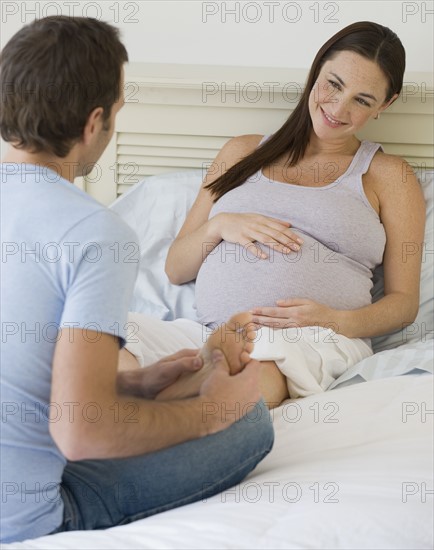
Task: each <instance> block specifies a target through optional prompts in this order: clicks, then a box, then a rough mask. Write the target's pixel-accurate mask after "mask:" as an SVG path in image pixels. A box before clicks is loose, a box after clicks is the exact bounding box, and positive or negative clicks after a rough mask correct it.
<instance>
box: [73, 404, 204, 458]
mask: <svg viewBox="0 0 434 550" xmlns="http://www.w3.org/2000/svg"><path fill="white" fill-rule="evenodd" d="M81 405H82V404H78V405H77V407H76V410H75V412H76V414H75V418H74V421H75V422H77V424H76V426H75V427H72V426H71V423H69V425H68V426H65V429H69V430H71V431H75V430H76V437H75V438H72V440H73V441H74V448H73V449H69V450H68V452H65V451H64V452H65V454H66V455H67V458H69V459H70V460H83V459H86V458H89V459H90V458H92V459H97V458H115V457H127V456H134V455H140V454H145V453H149V452H153V451H157V450H160V449H164V448H166V447H170V446H172V445H177V444H179V443H183V442H184V441H189V440H191V439H197V438H199V437H203V436H205V435H207V434H208V433H209V432H210V431H212V429H211V424H212V418H211V414H209V413H210V410H211V409H210V408H209V407H207V404H206V403H204V401H203V398H201V397H196V398H193V399H185V400H182V401H172V402H155V401H152V402H151V401H146V400H145V399H136V398H134V397H131V398H128V397H126V396H123V395H117V396H114V397H113V399H111V400H106V401H104V402H98V403H97V402H92V407H90V406H89V403H85V404H83V405H82V406H81ZM80 406H81V409H82V410H80ZM213 410H214V409H213ZM95 418H96V420H95ZM74 428H75V430H74Z"/></svg>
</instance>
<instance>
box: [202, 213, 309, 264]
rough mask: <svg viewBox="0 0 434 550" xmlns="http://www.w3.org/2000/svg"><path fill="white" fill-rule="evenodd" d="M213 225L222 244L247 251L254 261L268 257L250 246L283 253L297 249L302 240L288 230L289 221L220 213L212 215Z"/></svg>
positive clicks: (253, 215)
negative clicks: (229, 244) (239, 246)
mask: <svg viewBox="0 0 434 550" xmlns="http://www.w3.org/2000/svg"><path fill="white" fill-rule="evenodd" d="M213 223H214V224H215V226H217V228H218V229H217V230H218V232H219V233H220V235H221V238H222V239H223V240H224V241H227V242H231V243H237V244H239V245H241V246H243V247H245V248H248V249H249V251H250V252H251V253H252V254H254V255H255V256H256V257H257V258H262V259H264V260H265V259H266V258H267V257H268V256H267V255H266V254H265V252H263V251H262V250H261V249H260V248H259V247H258V246H256V245H255V244H254V243H255V242H257V243H260V244H264V245H266V246H269V247H270V248H273V249H274V250H277V251H279V252H281V253H283V254H285V253H286V254H288V253H289V252H290V251H291V250H299V249H300V245H301V244H303V240H302V239H301V238H300V237H299V236H298V235H296V234H295V233H294V232H293V231H292V230H291V229H290V227H291V224H290V223H289V222H286V221H282V220H278V219H276V218H269V217H268V216H262V215H261V214H238V213H236V214H233V213H229V212H221V213H220V214H217V215H216V216H214V218H213ZM289 249H290V250H289Z"/></svg>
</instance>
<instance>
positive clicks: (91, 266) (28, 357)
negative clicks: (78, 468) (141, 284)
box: [0, 163, 140, 542]
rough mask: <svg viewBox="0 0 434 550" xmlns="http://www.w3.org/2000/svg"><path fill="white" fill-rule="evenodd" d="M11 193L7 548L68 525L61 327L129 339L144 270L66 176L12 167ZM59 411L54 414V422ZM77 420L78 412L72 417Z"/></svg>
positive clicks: (5, 408)
mask: <svg viewBox="0 0 434 550" xmlns="http://www.w3.org/2000/svg"><path fill="white" fill-rule="evenodd" d="M0 185H1V241H2V263H1V279H2V284H1V327H2V343H1V348H2V349H1V404H2V425H1V481H2V505H1V506H2V513H1V527H0V530H1V533H2V534H1V540H2V542H12V541H18V540H24V539H26V538H34V537H37V536H41V535H43V534H48V533H50V532H51V531H53V530H54V529H55V528H57V527H58V526H59V525H60V524H61V523H62V516H63V502H62V500H61V498H60V495H59V484H60V481H61V477H62V472H63V469H64V467H65V464H66V459H65V457H64V456H63V455H62V453H61V452H60V451H59V449H58V448H57V446H56V444H55V443H54V441H53V439H52V437H51V436H50V433H49V421H48V419H49V417H50V408H52V407H54V408H55V410H54V411H53V410H52V411H51V413H52V418H53V421H55V419H56V415H58V414H61V412H60V409H59V408H58V407H57V405H56V404H55V403H52V404H51V405H50V390H51V366H52V359H53V354H54V349H55V346H56V340H57V338H58V337H59V327H74V328H82V329H83V331H85V332H84V333H83V334H84V335H85V338H89V341H92V340H93V339H95V338H98V337H99V335H100V334H102V333H109V334H113V335H115V337H119V339H120V340H119V341H120V345H121V346H123V345H124V343H125V338H126V335H127V332H128V327H127V326H126V318H127V311H128V305H129V304H130V300H131V294H132V290H133V286H134V282H135V279H136V275H137V270H138V265H139V257H140V254H139V246H138V243H137V236H136V234H135V233H134V232H133V231H132V230H131V229H130V228H129V227H128V225H126V224H125V223H124V222H123V221H122V220H121V218H120V217H119V216H118V215H117V214H116V213H114V212H112V211H111V210H108V209H107V208H105V207H104V206H102V205H101V204H99V203H98V202H97V201H96V200H94V199H93V198H91V197H90V196H88V195H87V194H86V193H84V192H83V191H81V190H80V189H78V188H77V187H75V186H74V185H73V184H71V183H70V182H69V181H67V180H64V179H63V178H61V177H60V176H59V175H58V174H57V173H56V172H54V171H52V170H49V169H47V168H45V167H42V166H34V165H29V164H13V163H4V164H2V165H0ZM53 412H54V414H53ZM71 412H72V413H73V410H71Z"/></svg>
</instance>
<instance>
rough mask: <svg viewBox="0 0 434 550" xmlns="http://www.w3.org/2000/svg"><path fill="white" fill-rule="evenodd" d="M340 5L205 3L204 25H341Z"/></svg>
mask: <svg viewBox="0 0 434 550" xmlns="http://www.w3.org/2000/svg"><path fill="white" fill-rule="evenodd" d="M338 12H339V5H338V3H337V2H325V3H324V2H277V1H274V2H202V23H208V22H215V21H217V22H219V23H227V22H233V23H240V22H245V23H258V22H268V23H274V22H275V21H285V22H286V23H298V22H300V21H302V20H304V21H306V22H307V21H311V22H314V23H339V19H337V17H336V16H337V14H338Z"/></svg>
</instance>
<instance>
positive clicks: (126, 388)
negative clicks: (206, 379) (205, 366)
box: [117, 349, 202, 399]
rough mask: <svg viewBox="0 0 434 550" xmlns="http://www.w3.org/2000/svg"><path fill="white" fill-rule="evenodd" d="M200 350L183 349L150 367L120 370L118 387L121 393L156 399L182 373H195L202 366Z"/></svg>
mask: <svg viewBox="0 0 434 550" xmlns="http://www.w3.org/2000/svg"><path fill="white" fill-rule="evenodd" d="M199 351H200V350H197V349H196V350H193V349H183V350H180V351H178V352H177V353H174V354H173V355H169V356H168V357H165V358H164V359H161V360H160V361H158V362H157V363H154V364H153V365H151V366H149V367H145V368H141V369H135V370H131V371H123V372H120V373H119V374H118V376H117V389H118V391H119V393H123V394H127V395H135V396H137V397H142V398H144V399H154V398H155V396H156V395H157V394H159V393H160V392H161V391H162V390H164V389H165V388H167V387H169V386H171V385H172V384H173V383H174V382H176V381H177V380H178V378H179V377H180V376H181V375H182V374H184V373H187V372H192V373H193V372H196V371H198V370H200V369H201V368H202V359H201V357H200V356H199V355H198V354H199Z"/></svg>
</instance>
